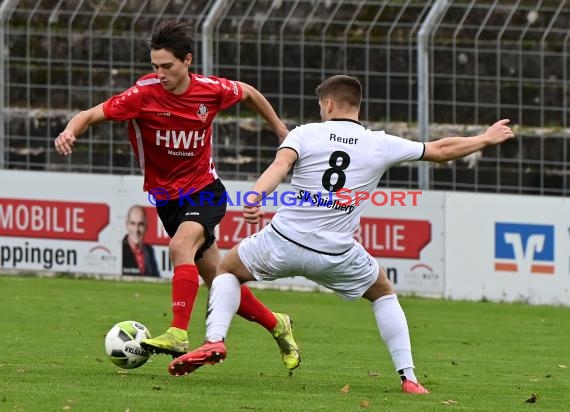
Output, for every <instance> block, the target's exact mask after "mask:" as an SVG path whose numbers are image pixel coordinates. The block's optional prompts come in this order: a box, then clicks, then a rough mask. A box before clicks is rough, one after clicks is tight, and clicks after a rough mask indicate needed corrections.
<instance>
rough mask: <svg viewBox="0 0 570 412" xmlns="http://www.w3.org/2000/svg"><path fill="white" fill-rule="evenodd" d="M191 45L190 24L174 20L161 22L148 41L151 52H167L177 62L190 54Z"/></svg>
mask: <svg viewBox="0 0 570 412" xmlns="http://www.w3.org/2000/svg"><path fill="white" fill-rule="evenodd" d="M193 44H194V26H193V25H192V23H190V22H188V21H179V20H174V19H166V20H161V21H160V22H159V23H158V24H157V25H156V26H155V27H154V30H153V31H152V34H151V36H150V40H149V41H148V45H149V47H150V49H151V50H160V49H165V50H168V51H169V52H171V53H172V54H173V55H174V57H176V58H177V59H179V60H184V58H185V57H186V55H187V54H188V53H192V46H193Z"/></svg>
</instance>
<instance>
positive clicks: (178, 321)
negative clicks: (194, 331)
mask: <svg viewBox="0 0 570 412" xmlns="http://www.w3.org/2000/svg"><path fill="white" fill-rule="evenodd" d="M198 287H199V283H198V268H197V267H196V265H193V264H186V265H178V266H176V267H175V268H174V276H173V277H172V323H171V325H170V326H174V327H175V328H179V329H184V330H187V329H188V323H189V322H190V316H191V315H192V308H193V307H194V301H195V300H196V295H197V294H198Z"/></svg>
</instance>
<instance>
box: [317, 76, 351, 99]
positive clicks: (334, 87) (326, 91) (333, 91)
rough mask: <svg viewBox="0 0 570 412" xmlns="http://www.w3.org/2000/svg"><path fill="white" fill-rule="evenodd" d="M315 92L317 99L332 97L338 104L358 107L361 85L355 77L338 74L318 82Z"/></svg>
mask: <svg viewBox="0 0 570 412" xmlns="http://www.w3.org/2000/svg"><path fill="white" fill-rule="evenodd" d="M315 93H316V94H317V96H319V99H322V98H327V97H332V98H334V99H335V100H336V101H337V102H338V103H340V104H346V105H349V106H352V107H360V102H361V100H362V85H361V84H360V82H359V81H358V79H357V78H355V77H351V76H346V75H342V74H339V75H336V76H332V77H329V78H328V79H326V80H325V81H323V82H322V83H321V84H319V85H318V86H317V88H316V90H315Z"/></svg>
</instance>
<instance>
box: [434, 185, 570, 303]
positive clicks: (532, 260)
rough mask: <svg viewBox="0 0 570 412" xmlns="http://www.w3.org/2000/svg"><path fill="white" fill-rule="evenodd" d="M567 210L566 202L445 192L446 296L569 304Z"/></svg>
mask: <svg viewBox="0 0 570 412" xmlns="http://www.w3.org/2000/svg"><path fill="white" fill-rule="evenodd" d="M569 210H570V203H569V201H568V199H566V198H556V197H538V196H521V195H492V194H469V193H448V194H447V195H446V220H445V228H446V231H445V232H446V240H445V244H446V250H445V256H446V284H445V295H446V296H447V297H449V298H452V299H469V300H480V299H488V300H492V301H507V302H511V301H521V302H528V303H532V304H561V305H570V214H569V213H568V212H569Z"/></svg>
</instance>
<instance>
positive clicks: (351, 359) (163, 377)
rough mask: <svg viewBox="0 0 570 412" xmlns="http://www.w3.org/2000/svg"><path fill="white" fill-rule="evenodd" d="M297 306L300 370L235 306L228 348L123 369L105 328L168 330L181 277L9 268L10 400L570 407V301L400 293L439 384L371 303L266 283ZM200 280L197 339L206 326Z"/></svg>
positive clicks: (208, 407)
mask: <svg viewBox="0 0 570 412" xmlns="http://www.w3.org/2000/svg"><path fill="white" fill-rule="evenodd" d="M254 293H255V294H256V295H257V296H258V297H260V298H261V299H262V300H263V301H264V302H265V303H266V304H267V305H268V306H269V307H270V308H272V309H273V310H275V311H282V312H286V313H289V314H290V315H291V316H292V317H293V319H294V320H295V337H296V339H297V342H298V343H299V344H300V346H301V349H302V355H303V362H302V365H301V367H300V368H299V369H298V370H296V371H294V373H293V375H292V376H288V373H287V371H286V370H285V368H284V367H283V366H282V364H281V360H280V357H279V352H278V349H277V346H276V345H275V343H274V342H273V339H272V338H271V336H270V335H269V333H268V332H266V331H265V330H264V329H262V328H261V327H259V326H258V325H256V324H253V323H250V322H247V321H245V320H243V319H241V318H237V317H236V318H235V319H234V321H233V323H232V327H231V329H230V333H229V336H228V339H227V347H228V358H227V359H226V361H225V362H223V363H221V364H219V365H215V366H204V367H202V368H201V369H199V370H198V371H196V372H195V373H193V374H191V375H189V376H186V377H179V378H175V377H172V376H170V375H169V374H168V372H167V365H168V363H169V361H170V358H169V357H167V356H164V355H162V356H161V355H154V356H153V357H152V358H151V359H150V360H149V362H148V363H147V364H145V365H144V366H143V367H141V368H139V369H134V370H129V371H126V370H121V369H119V368H118V367H117V366H115V365H113V364H112V363H111V362H110V361H109V360H108V359H107V357H106V354H105V351H104V346H103V339H104V335H105V333H106V332H107V330H108V329H109V328H110V327H111V326H112V325H113V324H115V323H116V322H118V321H122V320H129V319H133V320H138V321H140V322H142V323H144V324H145V325H146V326H147V327H148V328H149V329H150V331H151V333H153V334H155V335H158V334H160V333H162V332H163V331H164V329H165V328H166V327H167V326H168V325H169V321H170V285H169V284H166V283H148V282H116V281H101V280H95V279H69V278H37V277H15V276H0V331H1V335H0V339H1V340H2V345H1V348H0V411H33V412H35V411H42V412H44V411H66V410H69V411H97V412H101V411H121V412H125V411H129V412H137V411H152V412H159V411H183V410H184V411H363V410H369V411H387V410H390V411H422V412H423V411H447V410H455V411H501V412H502V411H562V410H570V341H569V337H570V308H567V307H546V306H527V305H523V304H496V303H489V302H457V301H446V300H437V299H425V298H417V297H401V298H400V302H401V304H402V306H403V307H404V310H405V311H406V315H407V317H408V322H409V326H410V332H411V337H412V348H413V352H414V360H415V363H416V374H417V376H418V377H419V378H420V380H421V382H422V383H423V384H424V385H425V386H426V387H427V388H429V389H430V391H431V394H429V395H427V396H413V395H406V394H403V393H401V392H400V386H399V378H398V376H397V374H396V373H395V372H394V371H393V369H392V364H391V362H390V359H389V355H388V353H387V351H386V349H385V347H384V345H383V344H382V342H381V340H380V338H379V335H378V332H377V330H376V326H375V321H374V317H373V315H372V312H371V310H370V305H369V303H368V302H366V301H364V300H360V301H356V302H346V301H343V300H341V299H340V298H338V297H336V296H334V295H332V294H327V293H305V292H292V291H275V290H254ZM206 296H207V292H206V289H205V288H201V290H200V294H199V298H198V300H197V302H196V306H195V310H194V314H193V316H192V320H191V327H190V331H191V336H190V341H191V342H190V343H191V346H192V347H196V346H198V345H200V344H201V343H202V341H203V336H204V313H205V306H206Z"/></svg>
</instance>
